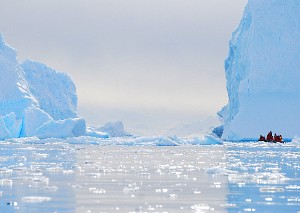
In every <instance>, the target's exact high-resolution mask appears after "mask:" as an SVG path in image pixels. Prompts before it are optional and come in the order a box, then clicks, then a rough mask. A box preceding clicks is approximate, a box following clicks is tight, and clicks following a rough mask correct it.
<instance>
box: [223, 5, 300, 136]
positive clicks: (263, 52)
mask: <svg viewBox="0 0 300 213" xmlns="http://www.w3.org/2000/svg"><path fill="white" fill-rule="evenodd" d="M229 46H230V50H229V56H228V58H227V60H226V61H225V70H226V80H227V91H228V97H229V103H228V105H227V106H225V107H224V108H223V109H222V110H221V111H220V112H219V115H220V116H221V117H222V119H223V121H224V125H223V127H224V131H223V135H222V139H225V140H228V141H238V140H243V139H247V138H257V137H258V136H259V134H265V133H267V132H268V131H270V130H272V131H273V132H276V133H278V134H282V135H283V136H284V137H288V138H292V137H294V136H295V135H299V134H300V125H299V119H300V1H298V0H287V1H282V0H265V1H261V0H249V2H248V5H247V6H246V8H245V11H244V15H243V17H242V20H241V22H240V25H239V27H238V28H237V30H236V31H235V32H234V33H233V34H232V39H231V41H230V44H229Z"/></svg>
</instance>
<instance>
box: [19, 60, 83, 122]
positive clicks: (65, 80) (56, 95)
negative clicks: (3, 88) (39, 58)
mask: <svg viewBox="0 0 300 213" xmlns="http://www.w3.org/2000/svg"><path fill="white" fill-rule="evenodd" d="M21 67H22V69H23V70H24V73H25V79H26V81H27V83H28V87H29V91H30V93H31V94H32V95H33V96H34V97H35V98H36V99H37V101H38V103H39V107H40V109H41V110H43V111H45V112H47V113H48V114H49V115H50V116H51V117H52V118H53V119H54V120H62V119H66V118H76V117H77V114H76V108H77V94H76V87H75V84H74V83H73V81H72V80H71V78H70V76H69V75H67V74H65V73H61V72H57V71H56V70H53V69H51V68H49V67H47V66H45V65H44V64H41V63H38V62H33V61H29V60H26V61H24V62H23V63H22V64H21Z"/></svg>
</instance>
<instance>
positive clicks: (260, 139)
mask: <svg viewBox="0 0 300 213" xmlns="http://www.w3.org/2000/svg"><path fill="white" fill-rule="evenodd" d="M258 141H266V138H265V137H264V136H262V135H260V136H259V139H258Z"/></svg>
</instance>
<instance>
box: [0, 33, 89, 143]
mask: <svg viewBox="0 0 300 213" xmlns="http://www.w3.org/2000/svg"><path fill="white" fill-rule="evenodd" d="M0 76H1V77H0V140H3V139H7V138H18V137H28V136H37V137H40V138H49V137H60V138H66V137H74V136H81V135H85V134H86V124H85V121H84V120H83V119H80V118H78V116H77V113H76V107H77V95H76V88H75V85H74V83H73V81H72V80H71V78H70V77H69V76H68V75H67V74H64V73H60V72H57V71H55V70H53V69H51V68H49V67H47V66H45V65H43V64H41V63H37V62H33V61H28V60H27V61H25V62H24V63H22V64H20V63H19V61H18V60H17V54H16V51H15V50H14V49H13V48H11V47H10V46H8V45H7V44H6V43H5V42H4V39H3V37H2V35H1V34H0Z"/></svg>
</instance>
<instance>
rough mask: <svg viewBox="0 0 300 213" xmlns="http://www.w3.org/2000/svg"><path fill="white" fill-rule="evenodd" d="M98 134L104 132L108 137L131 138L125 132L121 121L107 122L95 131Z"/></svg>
mask: <svg viewBox="0 0 300 213" xmlns="http://www.w3.org/2000/svg"><path fill="white" fill-rule="evenodd" d="M96 131H98V132H106V133H107V134H108V135H109V136H110V137H126V136H132V135H131V134H129V133H128V132H126V131H125V129H124V125H123V123H122V122H121V121H116V122H107V123H106V124H105V125H104V126H102V127H99V128H97V129H96Z"/></svg>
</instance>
